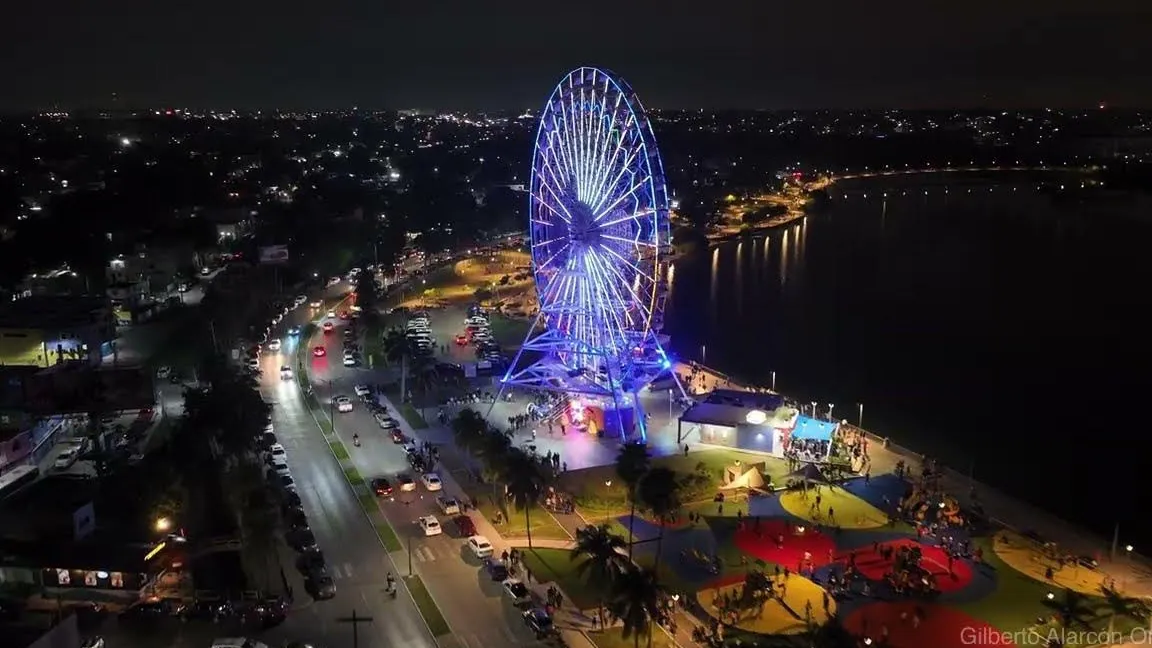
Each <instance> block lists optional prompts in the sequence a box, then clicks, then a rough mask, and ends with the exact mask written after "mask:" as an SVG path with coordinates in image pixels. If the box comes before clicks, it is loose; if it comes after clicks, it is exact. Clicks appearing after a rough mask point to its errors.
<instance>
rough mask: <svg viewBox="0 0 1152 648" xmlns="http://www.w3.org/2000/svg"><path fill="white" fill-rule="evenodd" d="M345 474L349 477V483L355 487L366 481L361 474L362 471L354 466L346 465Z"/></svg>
mask: <svg viewBox="0 0 1152 648" xmlns="http://www.w3.org/2000/svg"><path fill="white" fill-rule="evenodd" d="M344 476H345V477H347V478H348V483H349V484H352V487H353V488H355V487H357V486H360V485H362V484H363V483H364V478H363V477H361V476H360V471H359V470H356V468H355V467H353V466H345V467H344Z"/></svg>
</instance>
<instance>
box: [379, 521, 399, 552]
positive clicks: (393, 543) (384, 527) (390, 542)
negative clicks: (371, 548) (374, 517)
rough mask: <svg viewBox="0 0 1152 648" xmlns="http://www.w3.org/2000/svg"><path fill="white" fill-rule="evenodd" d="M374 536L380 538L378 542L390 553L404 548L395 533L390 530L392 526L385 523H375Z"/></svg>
mask: <svg viewBox="0 0 1152 648" xmlns="http://www.w3.org/2000/svg"><path fill="white" fill-rule="evenodd" d="M376 535H378V536H380V542H382V543H384V548H385V549H387V550H388V551H390V552H391V551H400V550H401V549H403V548H404V545H402V544H400V538H398V537H396V532H395V531H393V530H392V525H391V524H388V523H387V522H378V523H376Z"/></svg>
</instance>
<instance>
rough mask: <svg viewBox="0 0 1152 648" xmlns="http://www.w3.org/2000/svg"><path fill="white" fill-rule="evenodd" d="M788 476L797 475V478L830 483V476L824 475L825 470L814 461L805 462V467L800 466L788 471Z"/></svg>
mask: <svg viewBox="0 0 1152 648" xmlns="http://www.w3.org/2000/svg"><path fill="white" fill-rule="evenodd" d="M788 476H789V477H795V478H797V479H803V480H804V481H807V482H812V483H814V484H827V483H828V478H827V477H825V476H824V471H823V470H820V467H819V466H817V465H816V464H812V463H810V464H804V467H803V468H800V469H799V470H793V471H792V472H790V473H788Z"/></svg>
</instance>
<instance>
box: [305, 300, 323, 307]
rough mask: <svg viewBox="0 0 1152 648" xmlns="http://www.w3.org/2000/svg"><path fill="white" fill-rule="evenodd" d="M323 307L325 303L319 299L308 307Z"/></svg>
mask: <svg viewBox="0 0 1152 648" xmlns="http://www.w3.org/2000/svg"><path fill="white" fill-rule="evenodd" d="M323 305H324V303H323V302H321V301H320V300H319V299H317V300H316V301H314V302H312V303H311V304H308V306H310V307H312V308H320V307H321V306H323Z"/></svg>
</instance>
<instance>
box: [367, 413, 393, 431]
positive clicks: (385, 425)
mask: <svg viewBox="0 0 1152 648" xmlns="http://www.w3.org/2000/svg"><path fill="white" fill-rule="evenodd" d="M373 418H375V419H376V425H379V426H380V429H382V430H392V429H395V428H396V427H397V424H396V419H394V418H392V417H391V416H388V413H387V412H376V414H375V416H373Z"/></svg>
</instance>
